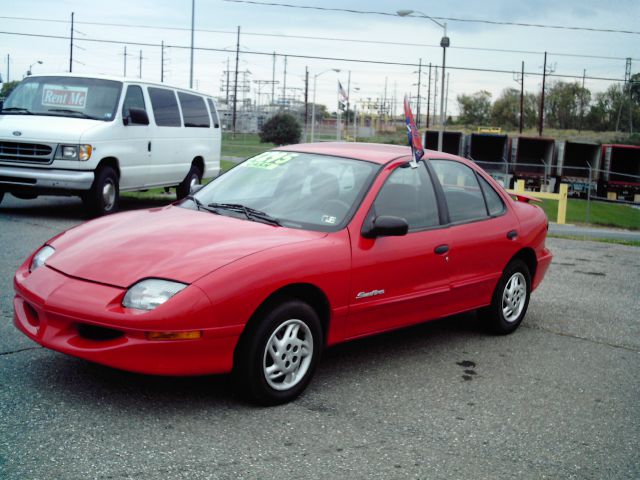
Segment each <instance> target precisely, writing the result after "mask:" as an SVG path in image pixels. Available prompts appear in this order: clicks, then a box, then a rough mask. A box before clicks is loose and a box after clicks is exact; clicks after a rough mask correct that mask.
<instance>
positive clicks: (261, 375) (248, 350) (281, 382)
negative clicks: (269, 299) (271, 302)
mask: <svg viewBox="0 0 640 480" xmlns="http://www.w3.org/2000/svg"><path fill="white" fill-rule="evenodd" d="M249 328H250V330H248V331H247V332H245V334H244V336H243V339H242V340H241V343H240V345H239V346H238V352H237V354H236V364H235V365H234V374H235V377H236V381H237V382H238V384H239V386H240V387H241V389H242V390H243V392H244V393H245V394H247V395H248V396H249V397H250V398H251V399H252V400H254V401H256V402H258V403H261V404H263V405H275V404H279V403H285V402H288V401H291V400H293V399H294V398H296V397H297V396H298V395H300V393H302V391H303V390H304V389H305V388H306V387H307V385H308V384H309V381H310V380H311V377H312V376H313V373H314V371H315V368H316V365H317V363H318V359H319V357H320V354H321V352H322V345H323V340H322V329H321V326H320V320H319V319H318V315H317V314H316V312H315V311H314V310H313V309H312V308H311V307H310V306H309V305H307V304H306V303H303V302H300V301H298V300H286V301H283V302H281V303H279V304H277V305H276V306H274V307H273V308H271V309H270V310H267V311H266V314H265V315H264V317H263V318H261V319H259V322H258V323H255V324H253V325H250V326H249Z"/></svg>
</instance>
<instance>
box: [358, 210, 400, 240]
mask: <svg viewBox="0 0 640 480" xmlns="http://www.w3.org/2000/svg"><path fill="white" fill-rule="evenodd" d="M408 231H409V224H408V223H407V221H406V220H405V219H404V218H401V217H391V216H388V215H381V216H379V217H376V218H374V219H373V221H372V222H370V224H369V225H365V226H364V227H363V228H362V236H363V237H364V238H376V237H401V236H403V235H406V234H407V232H408Z"/></svg>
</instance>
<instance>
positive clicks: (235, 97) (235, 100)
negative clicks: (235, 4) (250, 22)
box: [232, 25, 240, 138]
mask: <svg viewBox="0 0 640 480" xmlns="http://www.w3.org/2000/svg"><path fill="white" fill-rule="evenodd" d="M239 60H240V25H238V39H237V41H236V71H235V81H234V82H233V117H232V118H233V136H234V138H235V135H236V113H237V110H236V109H237V103H238V62H239Z"/></svg>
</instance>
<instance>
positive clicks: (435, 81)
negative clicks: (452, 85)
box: [432, 65, 440, 135]
mask: <svg viewBox="0 0 640 480" xmlns="http://www.w3.org/2000/svg"><path fill="white" fill-rule="evenodd" d="M437 104H438V66H437V65H436V70H435V75H434V76H433V117H432V118H433V121H434V122H435V121H436V118H437V112H436V105H437ZM438 135H440V134H438Z"/></svg>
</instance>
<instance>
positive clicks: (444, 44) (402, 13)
mask: <svg viewBox="0 0 640 480" xmlns="http://www.w3.org/2000/svg"><path fill="white" fill-rule="evenodd" d="M396 13H397V14H398V15H399V16H400V17H408V16H410V15H411V14H412V13H418V14H420V15H422V16H423V17H424V18H428V19H429V20H431V21H432V22H433V23H435V24H436V25H438V26H439V27H440V28H442V29H443V32H444V33H443V36H442V39H441V40H440V46H441V47H442V81H441V82H440V83H441V85H440V133H439V134H438V150H439V151H442V141H443V139H444V86H445V85H444V82H445V76H444V75H445V69H446V67H447V47H448V46H449V45H450V43H451V42H450V41H449V37H447V24H446V22H445V23H444V24H443V23H440V22H438V21H437V20H435V19H434V18H432V17H430V16H429V15H427V14H426V13H423V12H419V11H417V10H398V11H397V12H396ZM434 107H435V105H434Z"/></svg>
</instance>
